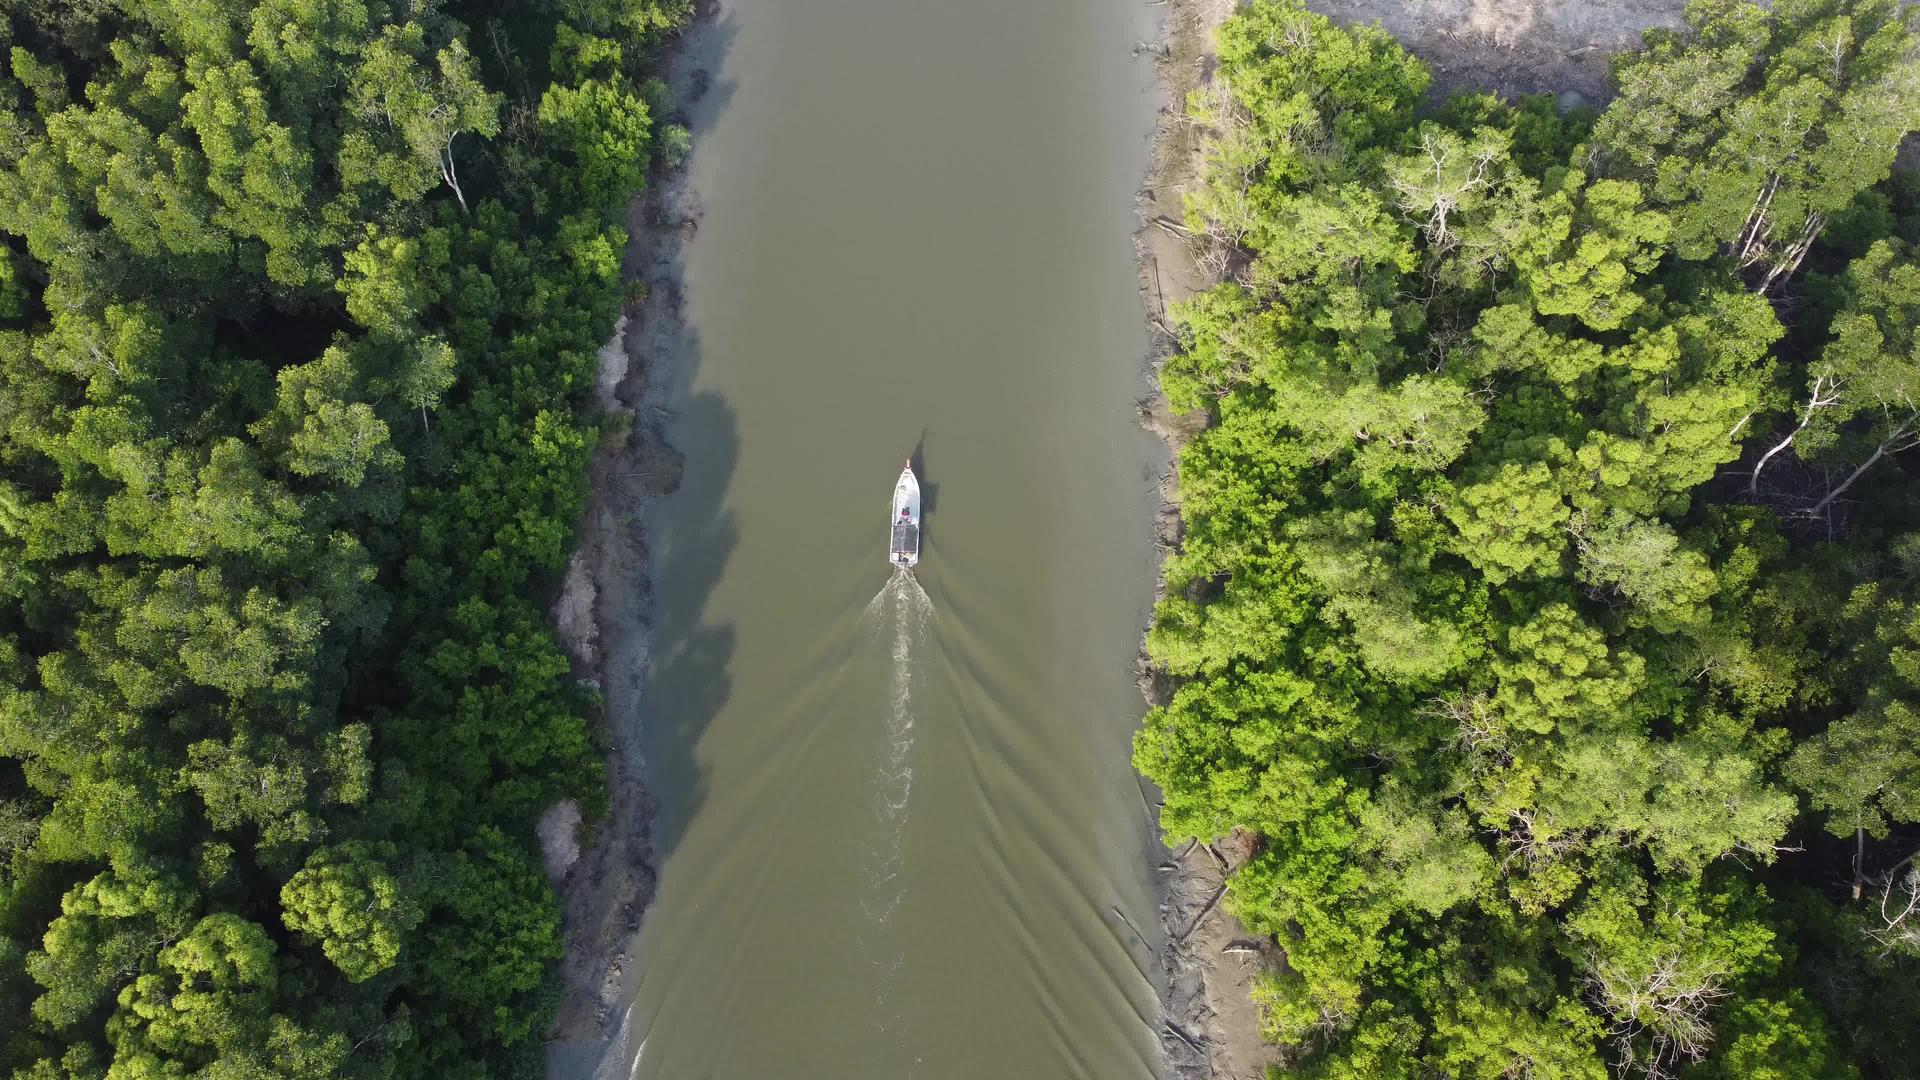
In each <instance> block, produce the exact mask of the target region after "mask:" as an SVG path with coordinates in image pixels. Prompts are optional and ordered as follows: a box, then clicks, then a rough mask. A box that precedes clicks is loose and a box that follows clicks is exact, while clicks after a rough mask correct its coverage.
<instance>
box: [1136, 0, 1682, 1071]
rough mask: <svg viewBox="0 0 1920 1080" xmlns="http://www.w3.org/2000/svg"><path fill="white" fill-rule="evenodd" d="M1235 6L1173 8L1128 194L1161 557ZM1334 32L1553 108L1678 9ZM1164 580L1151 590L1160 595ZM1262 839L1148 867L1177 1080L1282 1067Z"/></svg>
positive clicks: (1351, 3)
mask: <svg viewBox="0 0 1920 1080" xmlns="http://www.w3.org/2000/svg"><path fill="white" fill-rule="evenodd" d="M1237 6H1238V2H1237V0H1172V4H1171V6H1170V8H1169V11H1168V16H1167V20H1166V24H1165V28H1164V30H1163V34H1162V39H1161V42H1160V45H1159V49H1160V74H1161V80H1162V82H1163V84H1164V86H1165V87H1166V90H1167V94H1168V102H1167V105H1166V107H1165V108H1164V109H1163V110H1162V112H1161V116H1160V121H1159V124H1158V127H1157V129H1156V131H1155V135H1154V144H1153V156H1152V165H1151V169H1150V172H1149V173H1148V176H1147V179H1146V183H1145V184H1144V185H1143V186H1142V188H1141V191H1140V194H1139V198H1138V200H1137V205H1138V211H1139V215H1140V221H1141V225H1140V228H1139V230H1138V231H1137V232H1136V233H1135V237H1134V241H1135V249H1136V251H1137V253H1138V255H1139V260H1140V291H1141V297H1142V300H1143V302H1144V304H1145V306H1146V308H1147V312H1148V319H1149V322H1150V324H1151V326H1152V328H1153V335H1154V336H1153V350H1152V353H1151V364H1150V371H1151V376H1152V385H1150V386H1148V387H1147V388H1145V391H1144V393H1143V396H1142V399H1141V408H1140V412H1141V419H1142V423H1143V424H1144V425H1145V426H1146V427H1147V428H1148V429H1149V430H1151V431H1152V432H1154V433H1155V434H1156V435H1158V436H1159V437H1160V438H1161V439H1163V440H1164V441H1165V442H1166V443H1167V445H1168V447H1169V449H1170V451H1171V452H1172V453H1173V455H1174V459H1175V464H1174V465H1172V466H1170V467H1169V470H1168V473H1167V475H1166V476H1165V477H1163V478H1162V480H1161V484H1160V492H1161V496H1162V498H1161V503H1160V506H1159V508H1158V510H1157V511H1156V520H1155V535H1156V539H1157V541H1158V543H1159V544H1160V545H1161V547H1162V549H1163V551H1170V550H1172V549H1173V548H1174V547H1176V546H1177V545H1178V544H1179V541H1180V529H1181V523H1180V516H1179V507H1178V499H1179V483H1178V472H1177V461H1178V454H1179V451H1180V448H1181V447H1182V446H1184V445H1185V444H1186V442H1187V441H1188V440H1189V439H1191V438H1192V437H1193V436H1194V435H1195V434H1196V433H1197V432H1199V431H1200V430H1202V429H1203V428H1204V427H1205V425H1206V422H1207V418H1206V416H1205V415H1204V414H1202V413H1193V414H1186V415H1180V414H1175V413H1173V412H1172V410H1171V409H1170V407H1169V406H1168V404H1167V401H1166V399H1165V398H1164V396H1162V395H1161V393H1160V390H1159V386H1158V376H1159V372H1160V368H1161V366H1162V365H1163V364H1164V362H1165V361H1166V358H1167V357H1168V356H1169V355H1170V354H1171V353H1172V351H1173V350H1174V349H1175V347H1176V342H1175V339H1174V337H1173V334H1172V332H1171V330H1170V326H1169V323H1168V321H1167V317H1166V313H1167V309H1168V306H1169V305H1171V304H1177V303H1178V302H1180V301H1181V300H1184V299H1186V298H1187V297H1189V296H1192V295H1193V294H1194V293H1196V292H1199V291H1201V290H1203V289H1205V288H1207V287H1209V286H1211V285H1212V284H1214V283H1215V282H1216V281H1217V280H1219V279H1218V277H1217V276H1216V274H1215V273H1214V272H1212V271H1210V268H1209V263H1208V260H1207V259H1206V255H1207V252H1206V250H1204V249H1203V248H1202V247H1201V246H1200V245H1199V244H1198V243H1197V242H1196V241H1195V240H1194V238H1192V237H1190V236H1189V235H1188V233H1187V229H1186V226H1185V222H1184V216H1185V214H1184V202H1183V200H1184V197H1185V194H1186V192H1188V191H1190V190H1192V189H1193V188H1194V187H1195V186H1196V185H1198V184H1199V183H1201V182H1202V181H1203V178H1204V166H1205V160H1204V151H1205V140H1206V137H1207V134H1208V131H1207V129H1205V128H1204V127H1202V126H1200V125H1198V124H1195V123H1192V122H1190V121H1189V120H1188V119H1187V117H1186V113H1185V103H1186V100H1187V97H1188V95H1189V94H1190V93H1193V92H1195V91H1200V90H1204V89H1205V88H1207V87H1208V86H1210V85H1211V84H1212V80H1213V75H1214V62H1215V57H1214V45H1213V35H1214V31H1215V30H1216V29H1217V28H1218V27H1219V26H1220V25H1221V23H1223V22H1225V21H1226V19H1227V18H1228V17H1229V16H1230V15H1231V14H1232V13H1233V11H1234V9H1235V8H1236V7H1237ZM1307 6H1308V7H1309V8H1311V9H1313V10H1315V11H1319V12H1321V13H1323V14H1326V15H1328V16H1329V17H1331V18H1333V19H1334V20H1335V21H1336V22H1339V23H1343V24H1346V23H1356V22H1358V23H1367V22H1375V21H1378V22H1380V23H1381V24H1382V25H1383V26H1385V28H1386V29H1387V30H1388V31H1389V32H1391V33H1392V34H1393V35H1394V36H1395V37H1396V38H1398V39H1399V40H1400V41H1401V43H1402V44H1404V45H1405V46H1406V47H1407V49H1408V50H1409V51H1410V52H1412V53H1413V54H1414V55H1416V56H1418V57H1420V58H1421V59H1422V60H1424V61H1426V62H1427V63H1428V64H1429V65H1430V66H1431V67H1432V69H1433V72H1434V76H1435V78H1434V88H1433V95H1434V100H1435V101H1438V100H1440V99H1441V98H1442V97H1443V96H1444V95H1446V94H1449V93H1452V92H1454V91H1458V90H1487V91H1493V92H1496V93H1499V94H1502V95H1504V96H1509V97H1511V96H1515V95H1521V94H1531V93H1541V92H1547V93H1553V94H1555V95H1556V96H1557V98H1558V100H1559V103H1560V105H1561V106H1562V108H1572V107H1576V106H1579V105H1588V104H1590V105H1599V104H1602V103H1604V102H1605V100H1606V99H1607V97H1608V96H1609V93H1608V83H1607V72H1608V59H1609V57H1611V56H1612V55H1613V54H1614V53H1615V52H1618V51H1620V50H1621V49H1624V48H1631V47H1633V46H1635V45H1636V44H1637V43H1638V41H1639V35H1640V31H1641V30H1643V29H1645V28H1647V27H1652V26H1675V25H1678V24H1679V22H1680V16H1681V12H1682V10H1683V8H1684V3H1683V2H1682V0H1415V2H1414V3H1405V2H1400V0H1308V2H1307ZM1164 586H1165V579H1164V578H1161V579H1159V580H1157V581H1156V583H1155V595H1156V597H1157V596H1158V595H1159V594H1160V592H1161V591H1163V590H1164ZM1141 671H1142V674H1141V678H1140V685H1141V690H1142V692H1143V693H1144V694H1145V695H1146V697H1147V700H1148V702H1149V704H1153V705H1158V704H1163V703H1164V702H1165V701H1166V700H1167V698H1168V696H1169V695H1170V693H1171V690H1172V687H1171V686H1170V685H1169V684H1168V682H1167V680H1166V679H1164V678H1163V677H1162V676H1160V675H1158V674H1157V673H1155V672H1153V671H1152V670H1151V669H1150V668H1149V667H1148V666H1147V664H1146V661H1145V658H1144V654H1143V657H1142V661H1141ZM1257 842H1258V840H1257V838H1256V837H1253V836H1249V835H1242V834H1236V835H1234V836H1233V837H1230V838H1228V839H1226V840H1223V841H1219V842H1216V843H1214V844H1211V845H1209V844H1187V845H1185V846H1184V847H1182V848H1181V849H1179V850H1178V851H1176V852H1172V853H1169V855H1168V858H1167V859H1166V860H1165V861H1163V862H1162V863H1161V864H1160V865H1159V866H1158V867H1157V868H1156V874H1157V877H1158V881H1157V886H1158V892H1159V898H1160V906H1159V910H1160V922H1161V931H1162V934H1163V938H1162V945H1161V949H1160V958H1159V959H1160V965H1161V975H1162V980H1161V983H1160V991H1161V1027H1160V1033H1159V1035H1160V1042H1161V1046H1162V1049H1163V1051H1164V1053H1165V1055H1166V1058H1167V1061H1168V1069H1169V1072H1170V1073H1171V1075H1173V1076H1174V1077H1175V1078H1177V1080H1202V1078H1213V1080H1258V1078H1260V1077H1262V1076H1264V1075H1265V1072H1266V1068H1267V1066H1268V1065H1272V1064H1284V1062H1285V1053H1284V1051H1283V1050H1282V1048H1280V1047H1277V1046H1274V1045H1272V1044H1269V1043H1266V1042H1264V1041H1263V1040H1262V1039H1261V1038H1260V1035H1259V1031H1260V1022H1259V1021H1260V1017H1259V1013H1258V1010H1257V1009H1256V1008H1255V1007H1254V1005H1253V1003H1252V1001H1251V999H1250V997H1249V991H1250V990H1251V988H1252V985H1253V982H1254V980H1255V979H1256V978H1257V977H1258V975H1259V973H1260V972H1261V971H1263V970H1267V969H1269V968H1279V967H1283V966H1284V964H1285V963H1286V960H1285V956H1284V955H1283V954H1282V952H1281V950H1279V949H1278V948H1277V947H1276V946H1275V945H1274V944H1273V943H1272V942H1271V941H1270V940H1267V939H1264V938H1261V937H1257V936H1255V935H1252V934H1250V933H1248V932H1247V930H1246V928H1245V927H1244V926H1242V925H1241V924H1240V921H1239V920H1238V919H1236V918H1235V917H1234V916H1233V915H1232V914H1231V913H1230V912H1228V911H1227V909H1226V906H1225V904H1224V903H1223V902H1222V900H1223V898H1224V893H1225V882H1226V879H1227V877H1228V876H1229V875H1230V874H1231V871H1232V868H1233V867H1234V866H1236V865H1238V864H1239V863H1240V862H1241V861H1243V860H1244V859H1245V858H1247V857H1249V856H1250V855H1252V854H1253V853H1254V852H1255V851H1256V850H1257V847H1256V845H1257Z"/></svg>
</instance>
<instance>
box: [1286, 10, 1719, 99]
mask: <svg viewBox="0 0 1920 1080" xmlns="http://www.w3.org/2000/svg"><path fill="white" fill-rule="evenodd" d="M1307 6H1308V7H1310V8H1312V9H1313V10H1315V11H1319V12H1322V13H1324V14H1326V15H1329V16H1331V17H1332V18H1333V19H1334V20H1335V21H1336V22H1341V23H1369V22H1376V21H1377V22H1379V23H1380V24H1381V25H1382V26H1384V27H1386V29H1387V31H1388V32H1389V33H1391V34H1393V36H1394V37H1396V38H1398V39H1399V40H1400V43H1401V44H1402V45H1405V46H1406V47H1407V50H1408V51H1410V52H1412V53H1413V54H1414V55H1415V56H1418V57H1419V58H1420V59H1422V60H1425V61H1426V62H1427V65H1428V66H1429V67H1431V68H1432V69H1433V86H1434V93H1435V94H1436V96H1443V95H1445V94H1447V93H1450V92H1452V91H1455V90H1493V91H1497V92H1499V93H1501V94H1505V95H1508V96H1514V95H1519V94H1538V93H1548V94H1555V95H1558V96H1559V98H1560V105H1561V107H1562V108H1571V107H1573V106H1576V105H1582V104H1587V105H1598V104H1600V103H1602V102H1604V101H1606V100H1607V99H1608V98H1609V97H1612V96H1613V95H1612V92H1611V90H1610V89H1609V88H1608V83H1607V63H1608V58H1609V57H1611V56H1612V55H1613V54H1614V53H1617V52H1620V51H1621V50H1623V49H1631V48H1635V47H1637V46H1638V45H1639V44H1640V31H1642V30H1645V29H1647V28H1648V27H1654V26H1664V27H1673V26H1679V25H1680V16H1681V14H1682V12H1684V11H1685V10H1686V4H1685V3H1684V0H1307Z"/></svg>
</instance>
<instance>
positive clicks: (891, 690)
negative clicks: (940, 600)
mask: <svg viewBox="0 0 1920 1080" xmlns="http://www.w3.org/2000/svg"><path fill="white" fill-rule="evenodd" d="M932 615H933V601H932V599H931V598H929V597H928V596H927V593H926V590H925V589H922V588H921V587H920V583H919V582H918V581H916V580H914V577H913V575H912V574H910V573H907V572H906V571H904V570H902V571H899V572H896V573H895V574H894V575H893V576H892V578H891V579H889V580H888V582H887V584H886V587H885V588H883V589H881V590H880V592H879V593H878V594H877V595H875V596H874V598H873V599H872V600H871V601H869V602H868V604H867V608H866V611H865V612H863V613H862V614H861V617H860V621H861V624H862V625H863V626H864V627H865V628H866V630H867V634H868V640H869V642H870V643H871V645H872V647H873V650H874V652H875V653H876V654H879V655H884V656H885V657H886V663H887V685H886V693H887V699H888V700H887V708H886V715H885V727H884V730H883V731H882V737H883V738H884V739H885V743H884V746H883V749H882V752H881V755H880V762H879V765H878V767H877V768H876V769H875V772H874V778H873V803H872V805H873V815H874V819H875V820H874V824H875V832H874V834H873V835H874V841H873V846H872V849H871V854H872V858H871V860H870V861H869V863H868V870H867V875H866V888H865V890H863V892H862V895H861V897H860V906H861V909H862V910H863V911H865V912H866V915H867V927H866V929H865V931H864V932H863V933H862V934H861V935H860V943H861V950H862V952H863V953H865V954H866V957H865V958H866V960H867V961H868V964H867V971H868V973H869V974H870V976H872V977H873V979H874V985H873V986H872V987H871V990H872V993H873V995H874V1004H875V1009H874V1011H873V1014H872V1015H873V1020H874V1024H875V1026H876V1027H878V1028H880V1029H881V1030H883V1031H890V1032H892V1033H893V1034H894V1035H895V1037H896V1040H898V1041H901V1042H904V1040H905V1036H906V1032H905V1021H904V1017H903V1016H902V1014H901V1012H900V1007H899V1006H900V1003H899V1001H898V1000H897V999H896V998H895V995H894V994H893V987H894V982H895V976H897V975H898V973H899V971H900V966H901V963H902V957H901V955H900V952H899V950H898V948H897V947H896V946H894V945H892V944H890V942H889V939H890V937H891V935H890V934H889V933H888V931H889V929H890V928H891V925H892V922H893V916H894V913H895V912H896V911H898V910H899V908H900V903H901V901H902V900H904V899H905V898H906V883H905V880H904V878H903V876H902V872H903V870H904V869H905V866H904V864H905V861H906V830H907V816H908V803H909V802H910V800H911V797H912V795H913V761H912V756H913V697H914V690H915V686H916V682H917V679H916V672H915V670H914V654H915V653H916V652H918V651H920V649H922V648H924V646H925V644H926V642H927V640H928V639H927V627H928V624H929V622H930V620H931V618H932Z"/></svg>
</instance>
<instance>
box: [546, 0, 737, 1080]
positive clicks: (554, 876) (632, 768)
mask: <svg viewBox="0 0 1920 1080" xmlns="http://www.w3.org/2000/svg"><path fill="white" fill-rule="evenodd" d="M713 14H714V11H713V5H712V4H711V3H702V4H701V5H699V8H698V10H697V11H696V14H695V16H694V21H693V22H692V24H690V25H689V26H688V27H687V28H686V29H685V30H684V31H683V33H682V36H681V40H680V42H679V43H678V45H677V47H676V48H675V49H674V51H673V55H672V57H671V58H670V59H669V60H668V62H667V65H666V71H665V76H666V81H667V84H668V87H669V90H670V93H671V98H672V100H673V101H674V102H675V103H676V107H677V110H678V111H679V112H680V113H681V114H684V112H685V111H686V110H688V109H691V108H692V107H693V106H694V105H695V104H696V103H697V102H698V100H699V98H700V97H701V96H702V95H703V94H704V92H705V90H706V88H707V83H708V81H709V75H708V72H707V70H706V67H705V65H704V61H703V57H704V55H705V51H704V50H703V49H702V48H701V46H700V39H701V38H702V36H703V35H705V34H708V33H710V32H711V26H712V21H713ZM669 121H671V122H677V123H681V124H685V123H686V118H685V116H684V115H677V116H675V117H672V118H661V119H660V121H659V122H660V123H663V124H664V123H667V122H669ZM699 216H700V214H699V204H698V200H697V198H696V197H695V195H694V194H693V192H692V191H691V189H690V187H689V183H688V178H687V174H686V170H685V168H684V167H682V166H679V165H676V167H674V168H672V169H670V170H667V171H666V172H665V174H664V175H658V176H655V177H654V178H653V179H652V180H651V182H650V185H649V187H648V188H647V190H646V191H644V192H642V193H641V194H640V195H638V196H636V197H635V199H634V200H633V203H632V204H631V205H630V206H629V207H628V210H627V221H626V228H627V246H626V250H625V252H624V253H623V267H622V269H623V278H624V279H625V280H626V281H628V282H629V283H630V284H631V286H632V292H631V299H629V301H628V303H627V305H626V307H625V309H624V310H623V311H622V313H621V316H620V319H619V321H618V322H617V323H616V324H615V326H614V329H613V334H612V336H611V338H610V339H609V340H608V341H607V343H606V345H605V346H603V347H602V348H601V350H600V353H599V368H598V372H597V379H596V386H595V396H596V404H597V405H598V407H599V409H600V411H601V413H602V414H603V415H604V416H606V417H607V418H608V430H607V432H606V434H605V435H604V437H603V438H602V440H601V443H600V446H599V447H598V449H597V450H596V452H595V454H594V458H593V462H592V465H591V467H590V473H589V476H590V485H591V486H590V491H589V494H588V497H587V503H586V507H585V509H584V511H583V512H582V514H581V520H580V524H579V527H578V530H577V534H576V535H577V544H578V546H577V547H576V549H575V551H574V553H573V556H572V558H571V559H570V560H569V562H568V564H567V574H566V577H565V580H564V582H563V584H562V588H561V591H560V595H559V596H558V598H557V599H556V600H555V602H554V606H553V610H552V615H553V620H554V625H555V627H556V629H557V630H558V631H559V633H560V636H561V639H562V641H563V642H564V643H565V644H566V646H567V651H568V653H569V655H570V656H571V657H572V660H573V663H574V672H575V675H576V676H577V677H578V678H580V679H582V680H584V681H586V682H588V683H590V684H591V685H593V686H594V688H595V689H596V690H597V691H598V692H599V694H600V696H601V717H602V721H603V727H602V732H601V734H602V738H603V739H604V740H605V742H606V749H607V754H606V768H607V808H606V813H605V816H603V817H602V818H600V819H599V820H598V821H595V822H591V823H587V824H585V825H583V824H582V820H581V810H580V807H579V806H578V805H577V804H575V803H573V802H572V801H567V802H562V803H560V804H557V805H555V806H554V807H552V808H550V809H549V810H548V811H547V813H546V814H545V815H544V816H543V817H542V818H541V821H540V826H539V832H540V843H541V850H542V854H543V856H544V859H545V864H546V870H547V874H548V877H549V879H550V880H551V881H552V882H553V885H554V888H555V890H556V891H557V892H558V893H559V895H560V900H561V911H562V919H563V928H564V934H565V940H566V953H565V955H564V956H563V957H562V959H561V963H560V976H561V993H562V997H561V1000H560V1003H559V1006H558V1008H557V1009H556V1011H555V1014H554V1020H553V1026H552V1028H551V1029H550V1031H549V1033H548V1042H549V1045H550V1050H551V1051H553V1052H554V1053H558V1054H562V1055H564V1056H566V1057H568V1058H569V1059H573V1058H582V1059H591V1060H595V1061H597V1060H598V1059H599V1057H600V1056H601V1054H602V1053H603V1052H604V1048H605V1047H606V1046H607V1045H608V1044H609V1041H610V1039H611V1037H612V1027H613V1024H614V1021H615V1019H616V1017H615V1015H614V1014H615V1012H616V1011H617V1009H618V1008H619V1006H620V1003H621V998H622V995H623V993H624V986H625V980H626V978H627V975H628V968H629V966H630V963H631V957H630V956H629V955H628V947H629V945H630V943H631V942H632V940H633V936H634V933H635V932H636V931H637V930H638V929H639V927H640V919H641V917H642V915H643V914H644V913H645V911H646V909H647V907H648V905H649V904H650V903H651V902H652V900H653V894H654V884H655V872H654V868H655V861H654V852H653V845H652V839H651V829H652V824H653V819H654V813H655V802H654V799H653V797H652V795H651V794H650V793H649V792H648V790H647V788H646V785H645V783H644V781H643V779H642V761H641V754H640V727H641V724H642V723H643V715H642V704H643V699H644V693H645V688H646V684H647V680H648V677H649V670H650V662H649V661H650V657H651V646H652V641H651V630H652V607H653V583H652V579H651V575H650V570H649V553H648V546H647V539H646V536H645V534H644V533H643V532H642V530H641V528H640V524H639V522H640V515H641V512H642V511H643V510H644V509H645V507H646V505H647V504H648V503H649V502H650V501H652V500H653V499H656V498H659V497H661V496H663V495H667V494H670V493H672V492H673V490H674V489H675V488H677V487H678V486H679V483H680V472H681V465H682V461H681V456H680V454H679V453H678V452H677V451H676V450H674V449H673V447H672V446H670V445H669V444H668V442H667V439H666V435H665V427H666V421H667V416H666V414H665V412H664V410H663V409H662V407H661V404H660V403H661V402H662V401H663V400H664V399H665V393H666V387H667V382H668V379H669V377H670V372H671V361H672V358H673V357H674V356H675V355H676V353H677V350H678V349H679V348H680V346H681V344H682V341H683V338H684V336H685V333H686V330H685V324H684V320H683V318H682V315H681V284H680V282H681V261H682V249H683V247H684V244H685V242H686V240H687V238H688V237H689V236H690V235H691V234H692V232H693V230H694V229H695V228H696V227H697V223H698V220H699Z"/></svg>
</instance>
